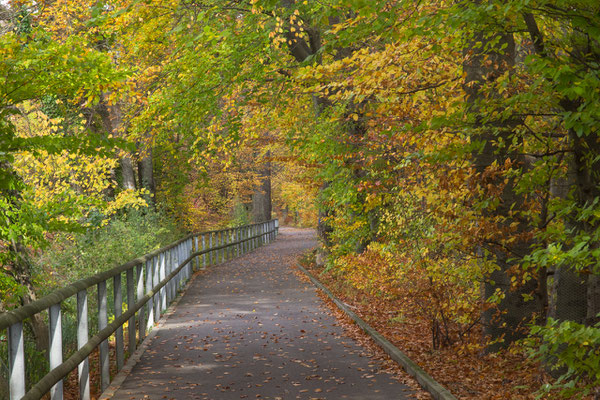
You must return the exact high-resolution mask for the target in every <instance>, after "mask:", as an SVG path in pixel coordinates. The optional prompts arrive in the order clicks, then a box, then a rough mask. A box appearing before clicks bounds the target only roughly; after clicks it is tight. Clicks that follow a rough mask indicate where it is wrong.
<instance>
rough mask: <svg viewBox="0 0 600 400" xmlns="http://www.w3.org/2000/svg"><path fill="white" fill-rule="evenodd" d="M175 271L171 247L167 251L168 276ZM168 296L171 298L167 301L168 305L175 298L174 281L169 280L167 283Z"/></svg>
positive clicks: (173, 252)
mask: <svg viewBox="0 0 600 400" xmlns="http://www.w3.org/2000/svg"><path fill="white" fill-rule="evenodd" d="M174 269H175V250H174V249H173V248H172V247H171V248H170V249H169V274H170V273H171V272H173V270H174ZM169 294H170V296H171V300H170V301H169V303H170V302H171V301H173V300H174V299H175V297H177V293H176V291H175V279H171V280H170V281H169Z"/></svg>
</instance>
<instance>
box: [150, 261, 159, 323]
mask: <svg viewBox="0 0 600 400" xmlns="http://www.w3.org/2000/svg"><path fill="white" fill-rule="evenodd" d="M152 265H153V267H152V268H153V272H154V273H153V275H152V276H153V278H152V289H154V288H155V287H156V285H157V284H158V282H160V281H159V280H158V277H159V276H160V257H159V256H158V255H156V256H154V257H152ZM153 297H154V322H158V320H160V292H159V293H156V294H155V295H154V296H153Z"/></svg>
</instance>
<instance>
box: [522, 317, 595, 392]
mask: <svg viewBox="0 0 600 400" xmlns="http://www.w3.org/2000/svg"><path fill="white" fill-rule="evenodd" d="M528 344H529V349H530V350H529V352H530V355H531V356H532V357H534V358H535V359H537V360H538V361H541V362H543V363H544V364H545V365H546V366H548V367H549V368H550V370H553V371H560V372H559V373H562V374H561V376H560V377H559V378H558V379H557V380H556V381H555V382H554V383H552V384H550V383H547V384H545V385H543V387H542V389H541V391H540V394H539V397H542V396H543V395H544V394H545V393H549V392H553V393H558V394H559V395H560V396H561V397H563V398H568V399H575V398H582V397H584V396H587V395H589V394H590V393H594V391H596V390H598V388H600V323H597V324H595V325H594V326H585V325H582V324H578V323H576V322H573V321H556V320H554V319H552V318H548V322H547V323H546V325H545V326H537V325H535V326H532V328H531V337H530V339H529V343H528Z"/></svg>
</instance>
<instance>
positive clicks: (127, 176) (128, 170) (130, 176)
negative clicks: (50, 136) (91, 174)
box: [98, 100, 136, 190]
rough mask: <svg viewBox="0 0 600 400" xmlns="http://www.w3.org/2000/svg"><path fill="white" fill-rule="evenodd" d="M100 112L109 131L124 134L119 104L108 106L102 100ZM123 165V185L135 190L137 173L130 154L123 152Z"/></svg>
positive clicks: (114, 134) (116, 135) (121, 162)
mask: <svg viewBox="0 0 600 400" xmlns="http://www.w3.org/2000/svg"><path fill="white" fill-rule="evenodd" d="M98 112H99V114H100V117H101V119H102V125H103V126H104V129H105V130H106V132H107V133H110V134H112V135H113V136H115V137H120V136H123V112H122V110H121V106H120V105H119V104H114V105H111V106H108V105H107V104H106V102H105V101H104V100H102V101H101V102H100V104H99V106H98ZM119 163H120V167H121V185H122V187H123V189H132V190H135V188H136V185H135V173H134V171H133V162H132V161H131V156H130V155H129V154H126V153H125V154H123V156H122V157H121V160H120V162H119Z"/></svg>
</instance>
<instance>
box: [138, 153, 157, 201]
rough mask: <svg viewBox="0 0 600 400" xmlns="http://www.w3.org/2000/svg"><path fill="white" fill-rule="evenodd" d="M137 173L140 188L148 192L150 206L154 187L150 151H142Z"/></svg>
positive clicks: (153, 195) (154, 192)
mask: <svg viewBox="0 0 600 400" xmlns="http://www.w3.org/2000/svg"><path fill="white" fill-rule="evenodd" d="M138 172H139V179H140V186H141V187H142V188H144V189H146V190H148V191H149V192H150V199H149V200H150V201H149V203H150V204H154V198H155V195H156V187H155V184H154V166H153V164H152V149H151V148H148V149H146V150H144V152H143V155H142V157H141V159H140V161H139V162H138Z"/></svg>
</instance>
